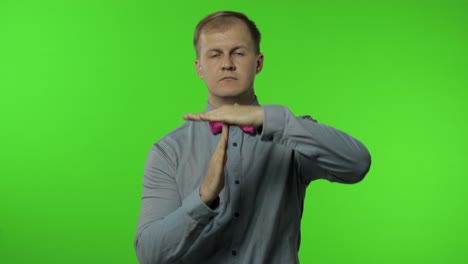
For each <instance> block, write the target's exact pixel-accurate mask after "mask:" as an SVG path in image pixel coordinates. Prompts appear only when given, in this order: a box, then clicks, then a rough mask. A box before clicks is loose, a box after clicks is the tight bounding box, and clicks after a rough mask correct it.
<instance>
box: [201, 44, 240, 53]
mask: <svg viewBox="0 0 468 264" xmlns="http://www.w3.org/2000/svg"><path fill="white" fill-rule="evenodd" d="M242 48H244V49H246V48H247V47H246V46H244V45H239V46H235V47H233V48H232V49H231V50H230V51H229V52H233V51H235V50H237V49H242ZM212 51H216V52H221V53H222V52H223V50H222V49H219V48H212V49H209V50H208V51H207V52H212Z"/></svg>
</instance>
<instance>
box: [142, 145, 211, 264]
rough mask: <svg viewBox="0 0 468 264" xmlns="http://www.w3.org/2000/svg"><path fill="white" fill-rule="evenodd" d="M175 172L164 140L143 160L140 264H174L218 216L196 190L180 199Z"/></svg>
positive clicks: (173, 156) (171, 150)
mask: <svg viewBox="0 0 468 264" xmlns="http://www.w3.org/2000/svg"><path fill="white" fill-rule="evenodd" d="M176 170H177V152H176V151H174V148H171V145H170V144H168V143H167V142H165V141H160V142H158V143H157V144H155V145H154V146H153V147H152V148H151V150H150V152H149V154H148V158H147V160H146V165H145V170H144V177H143V194H142V201H141V210H140V215H139V219H138V229H137V234H136V239H135V251H136V254H137V257H138V260H139V263H140V264H149V263H160V264H164V263H173V262H175V261H176V260H178V259H179V258H181V257H182V256H183V255H184V254H185V253H186V252H187V251H188V249H189V248H190V247H191V245H192V244H193V243H194V242H195V241H196V240H197V238H198V237H199V235H200V234H201V232H202V231H203V229H204V228H205V227H206V226H207V225H208V224H209V223H210V221H211V219H212V218H213V217H214V216H216V215H217V214H218V212H217V211H216V210H213V209H211V208H209V207H208V206H207V205H205V204H204V203H203V202H202V201H201V200H200V195H199V190H198V188H197V189H196V190H194V191H193V192H192V193H191V194H189V195H188V196H187V197H185V198H184V199H183V200H182V199H181V198H180V195H179V192H178V190H177V185H176V181H175V173H176Z"/></svg>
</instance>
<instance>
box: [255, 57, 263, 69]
mask: <svg viewBox="0 0 468 264" xmlns="http://www.w3.org/2000/svg"><path fill="white" fill-rule="evenodd" d="M257 56H258V57H257V68H256V69H255V73H256V74H258V73H260V72H261V71H262V69H263V59H264V58H263V54H262V53H260V54H258V55H257Z"/></svg>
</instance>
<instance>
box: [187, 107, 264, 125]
mask: <svg viewBox="0 0 468 264" xmlns="http://www.w3.org/2000/svg"><path fill="white" fill-rule="evenodd" d="M183 118H184V119H185V120H191V121H214V122H217V121H218V122H223V123H226V124H230V125H237V126H253V127H260V126H262V125H263V107H261V106H253V105H237V104H236V105H224V106H221V107H219V108H216V109H213V110H211V111H208V112H204V113H199V114H192V113H189V114H185V115H183Z"/></svg>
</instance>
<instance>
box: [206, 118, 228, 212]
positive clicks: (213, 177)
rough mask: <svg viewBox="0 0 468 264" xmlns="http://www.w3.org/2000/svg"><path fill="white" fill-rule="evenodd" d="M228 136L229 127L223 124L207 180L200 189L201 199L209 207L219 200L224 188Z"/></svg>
mask: <svg viewBox="0 0 468 264" xmlns="http://www.w3.org/2000/svg"><path fill="white" fill-rule="evenodd" d="M228 135H229V127H228V125H226V124H223V131H222V132H221V138H220V139H219V142H218V145H217V146H216V149H215V152H214V153H213V156H211V160H210V165H209V167H208V171H207V173H206V176H205V180H204V181H203V183H202V185H201V187H200V199H201V200H202V202H204V203H205V204H206V205H208V206H210V205H211V203H212V202H213V201H214V200H215V199H216V198H218V196H219V193H220V192H221V191H222V190H223V188H224V165H225V164H226V161H227V155H226V147H227V142H228Z"/></svg>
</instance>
